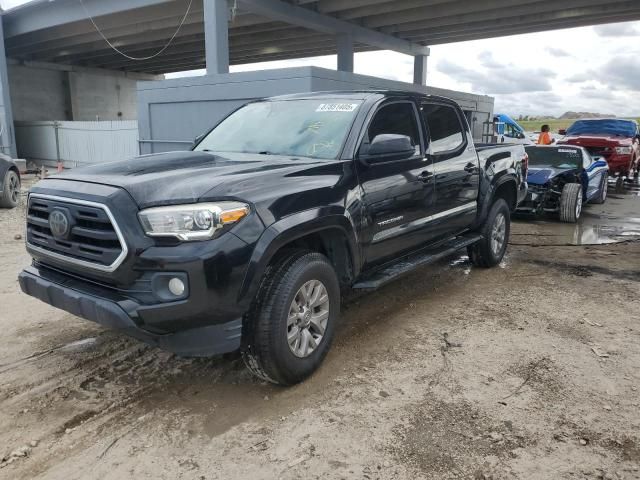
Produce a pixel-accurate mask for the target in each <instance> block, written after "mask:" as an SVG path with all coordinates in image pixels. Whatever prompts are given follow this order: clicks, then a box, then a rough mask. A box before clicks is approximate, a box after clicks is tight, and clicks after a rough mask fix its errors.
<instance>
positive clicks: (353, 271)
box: [238, 209, 360, 304]
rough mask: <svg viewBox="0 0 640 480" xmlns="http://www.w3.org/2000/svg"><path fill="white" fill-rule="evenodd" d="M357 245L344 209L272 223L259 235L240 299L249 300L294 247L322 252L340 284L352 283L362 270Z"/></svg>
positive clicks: (316, 210)
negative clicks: (276, 262)
mask: <svg viewBox="0 0 640 480" xmlns="http://www.w3.org/2000/svg"><path fill="white" fill-rule="evenodd" d="M325 210H326V209H325ZM357 245H358V243H357V238H356V232H355V228H354V226H353V225H352V223H351V220H350V218H349V217H348V216H347V215H346V214H345V212H344V210H343V211H342V212H338V211H335V210H334V211H333V212H331V213H329V212H326V211H324V212H323V211H322V209H312V210H307V211H305V212H301V213H298V214H295V215H290V216H288V217H286V218H284V219H282V220H280V221H278V222H276V223H274V224H273V225H271V226H270V227H268V228H267V229H266V230H265V231H264V233H263V234H262V235H261V237H260V238H259V239H258V242H257V243H256V246H255V248H254V250H253V254H252V256H251V260H250V262H249V266H248V268H247V272H246V274H245V278H244V280H243V283H242V287H241V289H240V292H239V294H238V301H239V302H241V303H244V304H249V303H250V302H251V300H252V299H253V298H254V297H255V295H256V294H257V292H258V289H259V287H260V283H261V280H262V278H263V276H264V274H265V272H266V270H267V268H268V266H269V265H270V264H271V263H272V262H273V260H274V259H275V258H277V256H278V255H279V254H280V253H282V252H283V251H285V250H290V249H291V250H293V249H304V250H309V251H315V252H318V253H322V254H323V255H325V256H327V258H329V261H330V262H331V264H332V265H333V267H334V268H335V269H336V273H337V275H338V278H339V280H340V284H341V285H347V284H350V283H351V282H352V281H353V279H355V278H356V277H357V275H358V274H359V272H360V259H359V256H358V247H357Z"/></svg>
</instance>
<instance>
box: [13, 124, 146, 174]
mask: <svg viewBox="0 0 640 480" xmlns="http://www.w3.org/2000/svg"><path fill="white" fill-rule="evenodd" d="M16 143H17V146H18V155H19V156H20V157H21V158H26V159H27V160H32V161H35V162H36V163H40V164H45V165H55V164H56V163H57V162H58V159H60V160H61V161H62V162H63V164H64V167H65V168H73V167H77V166H82V165H87V164H93V163H105V162H114V161H117V160H126V159H128V158H132V157H135V156H137V155H138V152H139V148H138V122H137V121H136V120H123V121H107V122H73V121H63V122H16Z"/></svg>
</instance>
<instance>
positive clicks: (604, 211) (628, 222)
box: [510, 182, 640, 246]
mask: <svg viewBox="0 0 640 480" xmlns="http://www.w3.org/2000/svg"><path fill="white" fill-rule="evenodd" d="M609 183H611V182H609ZM609 192H610V194H609V196H608V198H607V201H606V203H604V204H602V205H596V204H587V205H585V207H584V210H583V211H582V216H581V218H580V220H579V221H578V223H576V224H569V223H561V222H560V221H559V220H558V219H557V218H556V217H555V216H553V215H548V216H543V217H530V216H524V215H518V216H516V217H515V218H514V223H513V226H512V231H511V241H510V244H511V245H526V246H565V245H576V246H579V245H603V244H610V243H618V242H623V241H627V240H633V239H636V238H640V211H639V210H638V205H637V197H638V196H640V185H638V184H635V183H625V184H624V185H623V188H622V189H619V190H616V189H615V186H614V185H610V187H609ZM614 192H615V193H614Z"/></svg>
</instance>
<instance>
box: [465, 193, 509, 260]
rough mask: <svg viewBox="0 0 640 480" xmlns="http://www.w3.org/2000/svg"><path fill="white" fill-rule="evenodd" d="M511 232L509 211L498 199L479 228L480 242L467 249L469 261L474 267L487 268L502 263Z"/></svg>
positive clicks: (500, 199) (505, 204)
mask: <svg viewBox="0 0 640 480" xmlns="http://www.w3.org/2000/svg"><path fill="white" fill-rule="evenodd" d="M510 231H511V211H510V210H509V206H508V205H507V202H505V201H504V200H503V199H502V198H499V199H497V200H496V201H495V203H494V204H493V205H492V206H491V210H489V214H488V215H487V219H486V220H485V222H484V224H483V225H482V227H481V228H480V233H481V234H482V240H480V241H479V242H477V243H475V244H473V245H471V246H469V247H467V252H468V253H469V259H470V260H471V262H472V263H473V264H474V265H477V266H479V267H484V268H489V267H494V266H496V265H498V264H499V263H500V262H501V261H502V257H504V254H505V252H506V251H507V244H508V243H509V232H510Z"/></svg>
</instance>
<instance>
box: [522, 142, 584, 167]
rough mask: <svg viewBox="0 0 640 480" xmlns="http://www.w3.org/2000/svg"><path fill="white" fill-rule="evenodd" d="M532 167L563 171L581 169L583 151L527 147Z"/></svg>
mask: <svg viewBox="0 0 640 480" xmlns="http://www.w3.org/2000/svg"><path fill="white" fill-rule="evenodd" d="M526 151H527V154H528V155H529V166H530V167H533V166H535V167H552V168H561V169H570V168H580V167H581V166H582V151H581V150H580V149H577V148H570V147H569V148H564V147H558V148H555V147H527V148H526Z"/></svg>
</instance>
